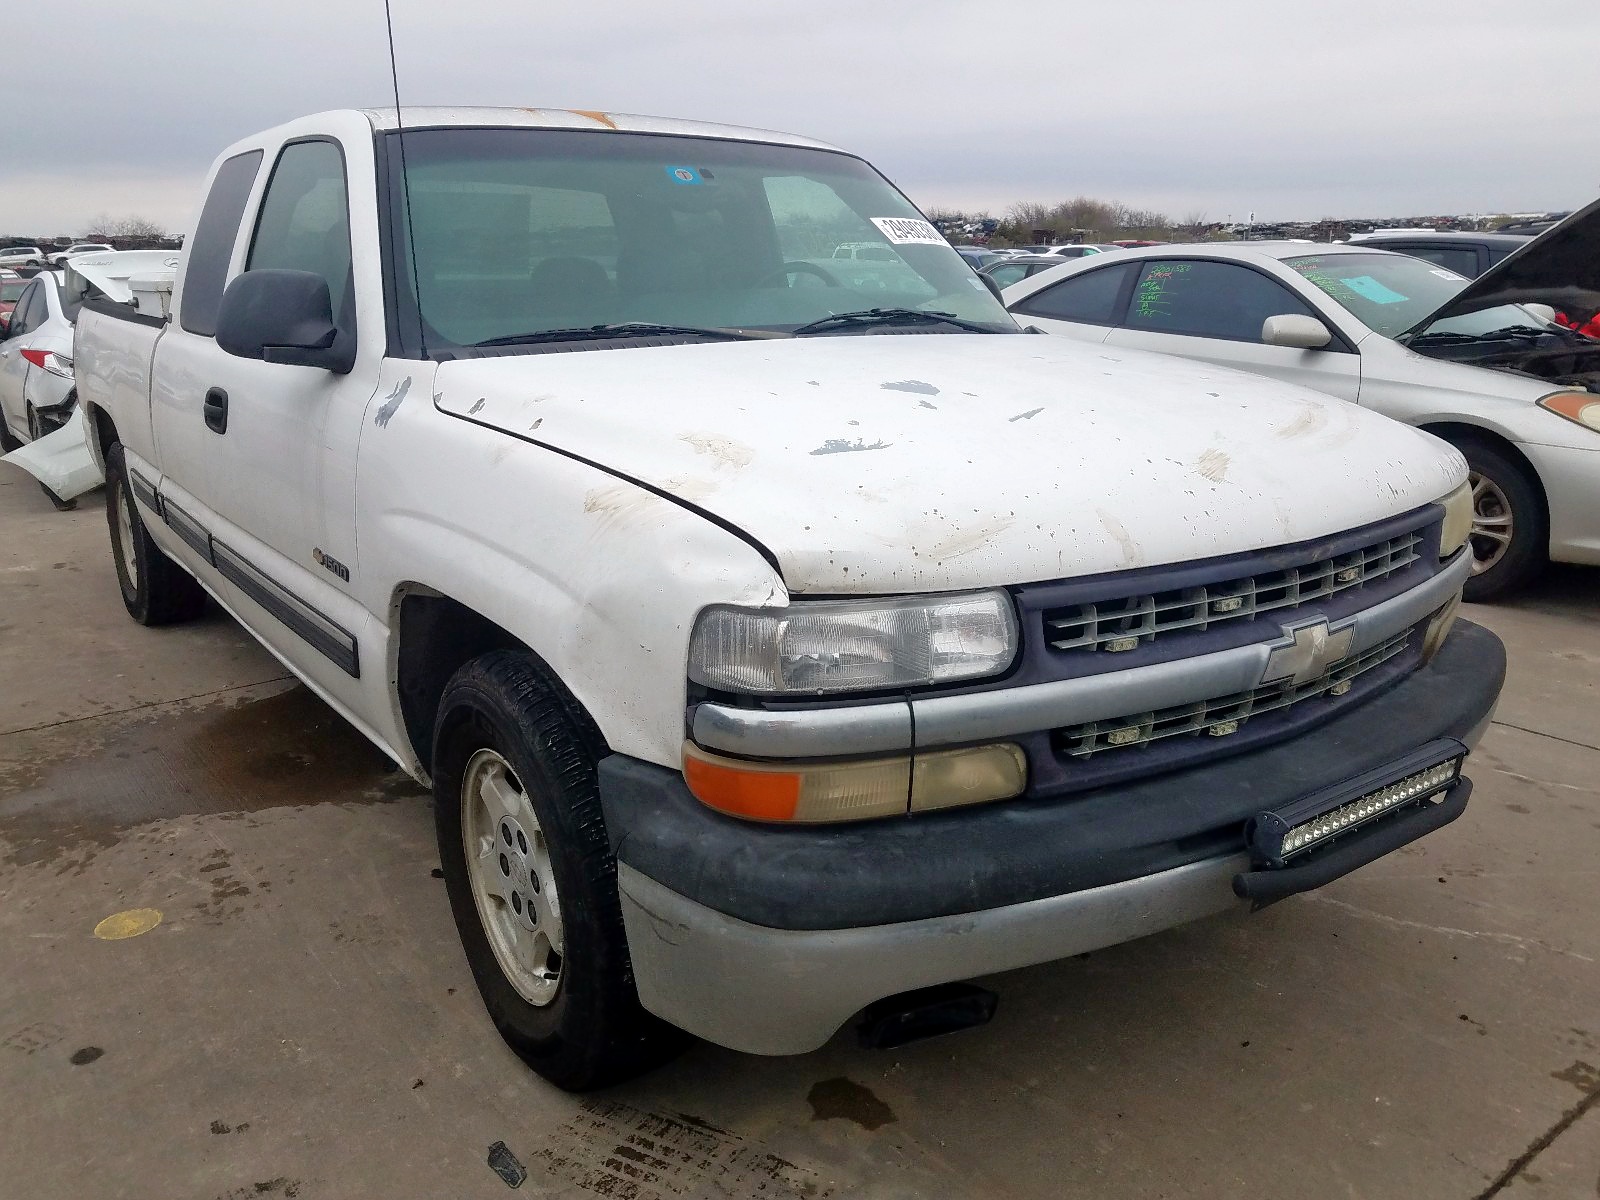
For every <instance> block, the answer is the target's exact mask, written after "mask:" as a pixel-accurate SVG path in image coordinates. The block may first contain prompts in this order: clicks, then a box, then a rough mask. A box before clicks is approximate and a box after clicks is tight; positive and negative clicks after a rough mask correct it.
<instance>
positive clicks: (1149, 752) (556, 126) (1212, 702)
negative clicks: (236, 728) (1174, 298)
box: [75, 109, 1504, 1088]
mask: <svg viewBox="0 0 1600 1200" xmlns="http://www.w3.org/2000/svg"><path fill="white" fill-rule="evenodd" d="M406 120H407V124H406V126H405V128H404V129H403V130H402V128H401V127H400V125H399V123H398V121H397V119H396V116H395V114H394V113H393V112H392V111H363V112H337V113H326V114H322V115H319V116H314V117H308V118H305V119H303V120H300V121H296V122H294V123H292V124H289V125H286V126H283V127H281V128H278V129H274V130H271V131H268V132H266V133H263V134H260V135H257V136H255V137H252V138H248V139H246V140H244V141H242V142H239V143H237V144H236V145H234V146H233V147H230V148H229V149H228V150H227V151H225V152H224V153H223V155H222V156H221V157H220V158H219V159H218V160H217V163H216V165H215V166H214V167H213V169H212V172H211V175H210V178H209V181H208V185H207V187H208V191H207V198H206V200H205V203H204V206H203V208H202V209H201V212H200V216H199V218H198V220H197V223H196V226H195V228H194V229H193V231H192V232H191V234H190V236H189V238H188V239H187V241H186V243H185V246H186V249H185V253H184V257H183V261H182V263H181V265H180V267H179V270H178V275H177V279H176V281H175V285H174V287H173V292H172V297H171V316H170V317H167V316H162V315H158V314H153V313H148V312H146V313H141V312H140V311H137V310H135V309H133V308H130V307H129V306H127V305H123V304H117V303H114V302H112V301H109V300H92V301H89V302H87V303H86V304H85V305H84V309H83V311H82V312H81V313H80V316H79V321H78V326H77V335H76V345H75V371H76V378H77V387H78V392H79V396H80V400H81V403H82V405H83V409H84V413H85V417H86V420H87V422H88V424H89V428H90V430H91V434H92V437H91V440H92V443H93V448H94V452H95V453H96V455H97V456H98V457H99V459H100V460H101V461H102V462H103V465H104V467H105V471H106V476H107V481H108V487H107V514H108V520H109V526H110V532H111V544H112V549H113V553H114V555H115V558H116V563H117V567H118V577H119V581H120V585H121V588H122V594H123V599H124V601H125V602H126V605H127V608H128V611H129V612H130V614H131V615H132V616H133V617H134V618H135V619H136V620H139V621H142V622H144V623H147V624H159V623H164V622H171V621H177V620H181V619H183V618H185V617H187V616H190V615H192V614H194V613H195V612H196V611H197V610H198V609H199V608H200V607H201V605H202V604H203V603H204V597H205V594H206V593H209V594H210V595H211V596H213V597H215V599H216V601H217V602H218V603H220V604H221V605H222V606H223V607H225V608H226V609H227V610H228V611H229V612H230V613H232V614H233V615H234V616H235V617H236V618H237V619H238V620H239V621H240V622H241V623H242V624H244V625H245V626H246V627H247V628H248V629H250V630H251V631H252V633H254V634H255V636H257V637H258V638H260V639H261V641H262V642H263V643H264V644H265V645H266V646H267V647H268V648H269V649H271V651H272V652H273V653H274V654H276V655H277V656H278V657H279V658H281V659H282V660H283V662H284V663H285V664H286V665H287V666H288V667H289V668H290V669H291V670H293V671H294V672H295V673H296V674H297V675H298V676H299V677H300V678H301V679H303V680H304V681H305V682H306V683H307V685H308V686H310V687H311V688H313V689H314V690H315V691H316V692H317V693H318V694H319V695H321V696H322V697H323V698H324V699H326V700H327V701H328V703H329V704H331V705H333V706H334V707H335V708H336V709H338V711H340V712H341V713H342V714H344V715H345V716H346V717H347V718H348V719H349V720H350V721H351V722H352V723H353V724H355V725H356V726H357V727H358V728H360V729H361V730H362V732H363V733H365V734H366V735H367V737H369V738H370V739H371V740H372V741H373V742H374V743H376V745H377V746H379V747H380V748H381V749H382V750H383V751H384V752H385V753H386V754H388V755H390V756H391V757H392V758H393V759H394V760H395V761H396V762H398V763H400V764H401V765H402V766H403V767H404V769H405V770H407V771H408V772H410V773H411V774H412V775H414V776H415V777H416V778H417V779H418V780H421V781H423V782H425V783H430V784H431V786H432V788H433V790H434V795H435V800H436V813H437V822H438V833H439V844H440V854H441V858H442V863H443V867H444V872H445V879H446V884H447V888H448V892H449V895H450V901H451V905H452V908H453V910H454V914H455V918H456V922H457V925H458V927H459V929H460V932H461V937H462V941H463V945H464V946H465V949H466V952H467V956H468V959H469V961H470V963H471V965H472V969H473V972H474V975H475V977H476V980H477V983H478V986H479V989H480V991H481V993H482V996H483V999H484V1002H485V1004H486V1006H487V1008H488V1010H489V1012H490V1013H491V1015H492V1016H493V1018H494V1020H495V1023H496V1025H497V1027H498V1028H499V1029H500V1031H501V1033H502V1034H503V1035H504V1036H505V1038H506V1039H507V1040H508V1042H510V1043H511V1045H512V1046H514V1047H515V1048H516V1049H517V1050H518V1052H519V1053H521V1054H522V1055H523V1056H524V1058H526V1059H527V1061H528V1062H529V1063H530V1064H531V1065H532V1066H533V1067H534V1068H535V1069H536V1070H537V1071H539V1072H540V1073H541V1074H543V1075H545V1076H546V1077H547V1078H549V1079H551V1080H552V1081H554V1082H555V1083H557V1084H559V1085H561V1086H563V1087H568V1088H584V1087H591V1086H596V1085H599V1084H602V1083H605V1082H607V1081H610V1080H614V1079H617V1078H621V1077H623V1076H626V1075H627V1074H630V1073H632V1072H636V1071H638V1070H641V1069H644V1068H645V1067H647V1066H649V1065H651V1064H652V1063H654V1062H657V1061H659V1060H661V1059H662V1058H663V1057H664V1056H665V1054H666V1053H667V1052H668V1051H669V1050H670V1049H671V1047H672V1046H673V1045H674V1044H676V1040H677V1039H676V1035H675V1033H674V1030H673V1027H677V1028H678V1029H681V1030H687V1031H689V1032H691V1033H693V1034H696V1035H698V1036H701V1037H704V1038H708V1039H710V1040H712V1041H716V1042H719V1043H721V1044H723V1045H726V1046H731V1047H734V1048H737V1049H740V1050H745V1051H750V1052H754V1053H762V1054H786V1053H799V1052H804V1051H808V1050H811V1049H814V1048H816V1047H817V1046H820V1045H821V1044H822V1043H823V1042H825V1041H826V1040H827V1039H828V1038H829V1037H830V1036H831V1035H832V1034H833V1033H834V1032H835V1031H836V1030H837V1029H839V1028H840V1026H841V1025H842V1024H844V1023H845V1022H846V1021H848V1020H849V1019H850V1018H851V1017H852V1015H853V1014H855V1013H856V1012H857V1011H858V1010H860V1009H862V1008H863V1007H864V1006H867V1005H869V1004H871V1003H872V1002H874V1001H878V1000H882V999H885V998H888V997H893V996H898V995H900V994H902V993H906V992H908V991H911V990H913V989H921V988H925V987H929V986H931V985H938V984H945V983H950V982H954V981H960V980H965V979H970V978H973V977H976V976H980V975H983V974H986V973H990V972H994V971H999V970H1005V969H1009V968H1013V967H1018V966H1023V965H1026V964H1030V963H1037V962H1042V961H1046V960H1049V959H1052V958H1058V957H1061V956H1065V955H1071V954H1076V953H1081V952H1083V951H1086V950H1090V949H1094V948H1096V947H1100V946H1105V945H1109V944H1112V943H1115V942H1119V941H1123V940H1127V939H1129V938H1134V937H1138V936H1141V935H1143V934H1146V933H1151V932H1154V931H1156V930H1159V929H1162V928H1165V927H1168V926H1171V925H1173V924H1176V923H1179V922H1182V921H1186V920H1190V919H1193V918H1196V917H1200V916H1203V915H1206V914H1209V913H1214V912H1218V911H1221V910H1224V909H1228V908H1232V907H1235V906H1247V905H1250V904H1256V905H1260V904H1264V903H1270V902H1272V901H1274V900H1276V899H1279V898H1282V897H1284V896H1287V895H1290V894H1293V893H1295V892H1298V891H1303V890H1305V889H1307V888H1310V887H1315V886H1317V885H1319V884H1321V883H1324V882H1327V881H1328V880H1329V879H1332V878H1335V877H1337V876H1338V875H1341V874H1343V873H1345V872H1347V871H1350V870H1352V869H1355V868H1356V867H1359V866H1360V865H1362V864H1364V863H1366V862H1369V861H1371V860H1372V859H1374V858H1376V857H1378V856H1380V855H1381V854H1384V853H1387V852H1388V851H1390V850H1393V849H1395V848H1396V847H1398V846H1400V845H1403V844H1405V843H1406V842H1409V841H1411V840H1414V839H1415V838H1418V837H1421V836H1423V835H1424V834H1426V833H1428V832H1430V831H1431V830H1434V829H1436V828H1438V827H1440V826H1441V825H1443V824H1445V823H1446V822H1448V821H1450V820H1452V819H1454V818H1455V817H1456V816H1457V815H1459V813H1460V812H1461V811H1462V809H1463V807H1464V806H1465V804H1466V800H1467V795H1468V793H1469V791H1470V786H1471V785H1470V783H1469V782H1468V781H1467V779H1466V778H1465V777H1464V776H1463V775H1462V773H1461V771H1462V764H1463V762H1464V760H1465V758H1466V756H1467V754H1468V751H1469V750H1470V749H1471V747H1472V746H1473V745H1474V744H1475V742H1476V740H1477V738H1478V737H1479V735H1480V734H1481V732H1482V730H1483V728H1484V727H1485V725H1486V724H1487V721H1488V718H1489V714H1490V712H1491V710H1492V709H1493V706H1494V703H1495V700H1496V697H1497V695H1498V693H1499V689H1500V686H1501V681H1502V675H1503V670H1504V657H1503V653H1502V650H1501V647H1500V645H1499V642H1498V641H1497V640H1496V639H1495V638H1494V637H1493V636H1492V635H1491V634H1489V633H1487V632H1485V631H1484V630H1482V629H1479V628H1477V627H1475V626H1472V625H1470V624H1467V623H1466V622H1463V621H1457V620H1456V610H1457V605H1458V602H1459V598H1460V593H1461V587H1462V584H1463V581H1464V579H1465V577H1466V574H1467V572H1468V571H1469V569H1470V554H1468V553H1466V552H1464V551H1463V549H1462V547H1463V544H1464V542H1465V539H1466V537H1467V530H1468V528H1469V527H1470V520H1471V505H1470V497H1469V495H1468V493H1467V491H1466V489H1465V487H1464V482H1465V479H1466V470H1465V466H1464V464H1463V462H1462V460H1461V458H1460V456H1459V455H1458V454H1457V453H1456V452H1455V451H1454V450H1452V449H1451V448H1450V447H1449V446H1447V445H1445V444H1444V443H1443V442H1440V441H1438V440H1436V439H1434V438H1432V437H1430V436H1428V435H1426V434H1423V433H1420V432H1417V431H1415V430H1411V429H1408V428H1405V427H1403V426H1401V425H1398V424H1396V423H1393V422H1390V421H1388V420H1385V419H1383V418H1381V417H1377V416H1374V415H1371V414H1368V413H1365V412H1362V411H1361V410H1359V409H1358V408H1355V407H1354V406H1350V405H1345V404H1341V403H1339V402H1337V401H1333V400H1329V399H1326V398H1320V397H1317V396H1315V395H1313V394H1311V393H1308V392H1302V391H1299V390H1297V389H1294V388H1292V387H1288V386H1285V385H1283V384H1280V383H1276V382H1272V381H1269V380H1265V379H1261V378H1256V377H1251V376H1245V375H1241V374H1235V373H1232V372H1229V371H1225V370H1221V369H1214V368H1209V367H1203V366H1197V365H1195V364H1191V363H1185V362H1182V361H1179V360H1174V359H1163V358H1158V357H1155V356H1145V355H1140V354H1134V353H1128V354H1120V355H1108V354H1105V353H1103V352H1101V351H1100V350H1099V349H1098V348H1093V347H1084V346H1079V345H1076V344H1073V343H1069V342H1066V341H1064V340H1061V339H1054V338H1046V337H1031V336H1026V335H1025V334H1023V333H1022V331H1021V330H1019V329H1018V328H1017V326H1016V325H1015V324H1014V323H1013V322H1012V321H1011V319H1010V317H1009V316H1008V315H1007V314H1006V313H1005V311H1004V310H1003V309H1002V307H1001V306H1000V305H999V304H998V303H997V302H996V301H995V299H994V298H993V297H992V295H991V294H990V292H989V290H988V289H987V288H986V287H985V286H984V285H983V283H982V281H980V280H978V279H977V278H976V277H975V276H974V275H973V274H972V272H971V271H970V269H969V268H967V267H966V265H965V264H964V263H963V262H962V261H961V259H960V258H959V257H958V256H957V255H956V254H955V252H954V251H953V250H952V249H951V248H950V247H949V246H948V245H947V244H946V243H945V241H944V239H943V238H941V237H940V236H939V235H938V234H937V233H936V232H935V231H934V230H933V229H932V227H931V226H929V225H928V224H927V223H926V222H925V221H923V220H922V218H921V215H920V214H919V213H917V211H916V210H915V208H914V207H913V206H912V205H911V204H910V202H909V201H907V200H906V199H905V198H904V197H903V196H902V195H901V194H900V193H899V192H898V191H896V190H895V189H894V188H893V186H892V185H891V184H889V183H888V181H887V180H885V179H884V178H883V177H882V176H881V175H879V174H878V173H877V172H876V171H874V170H873V169H872V168H871V167H870V166H869V165H868V164H866V163H865V162H863V161H862V160H860V159H859V158H856V157H853V156H851V155H849V154H846V153H844V152H843V151H839V150H836V149H834V148H832V147H828V146H824V145H822V144H820V143H816V142H811V141H807V140H805V139H802V138H796V137H790V136H788V135H783V134H776V133H767V132H760V131H751V130H740V129H731V128H725V127H719V126H708V125H697V124H689V123H683V122H673V121H664V120H659V119H655V118H642V117H625V116H620V115H615V114H606V113H572V112H564V111H557V110H539V111H529V110H489V109H439V110H425V109H414V110H409V109H408V110H407V111H406ZM819 239H831V240H832V241H834V242H836V243H838V244H857V245H859V244H868V243H871V244H877V245H881V246H882V247H884V248H885V249H886V250H887V251H888V252H889V253H890V254H891V255H892V256H893V258H894V259H895V260H896V261H895V262H894V263H891V264H889V265H890V266H891V267H892V268H893V269H892V270H887V271H885V272H883V274H882V276H881V281H880V282H875V284H874V287H873V289H872V290H871V292H870V295H866V294H863V293H861V292H860V291H858V290H856V289H854V288H853V287H852V286H851V282H850V280H848V279H841V278H838V277H837V276H836V275H834V274H833V273H832V272H831V271H830V269H829V264H828V263H827V262H826V261H818V260H815V259H810V260H808V259H807V258H806V251H807V249H808V248H814V247H815V246H816V245H817V244H818V241H819Z"/></svg>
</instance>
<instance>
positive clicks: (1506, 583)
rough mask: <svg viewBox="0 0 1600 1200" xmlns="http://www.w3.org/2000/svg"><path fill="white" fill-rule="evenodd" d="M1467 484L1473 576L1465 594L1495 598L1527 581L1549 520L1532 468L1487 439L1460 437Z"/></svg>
mask: <svg viewBox="0 0 1600 1200" xmlns="http://www.w3.org/2000/svg"><path fill="white" fill-rule="evenodd" d="M1456 448H1457V449H1458V450H1460V451H1461V453H1462V454H1463V455H1465V456H1466V459H1467V471H1468V481H1469V482H1470V484H1471V487H1472V533H1471V535H1470V536H1469V537H1468V539H1467V544H1468V545H1469V546H1470V547H1471V548H1472V575H1471V576H1470V577H1469V578H1468V580H1467V585H1466V590H1465V596H1466V599H1468V600H1472V601H1478V602H1483V601H1490V600H1498V599H1500V598H1501V597H1503V596H1506V595H1508V594H1509V593H1511V592H1514V591H1516V590H1517V589H1518V588H1520V587H1523V586H1524V585H1526V584H1527V583H1529V582H1530V581H1532V580H1533V579H1534V578H1535V577H1536V576H1537V575H1538V574H1539V572H1540V571H1542V570H1543V569H1544V566H1545V563H1546V562H1547V561H1548V554H1549V541H1550V522H1549V518H1548V517H1546V516H1545V511H1544V500H1543V497H1542V495H1541V494H1540V491H1539V485H1538V483H1537V481H1536V480H1535V479H1534V478H1533V476H1532V473H1531V472H1530V471H1529V470H1528V468H1527V467H1525V466H1524V465H1523V464H1521V463H1520V462H1518V461H1516V460H1515V459H1513V458H1512V457H1511V456H1510V455H1508V454H1507V453H1505V451H1503V450H1502V449H1500V448H1499V447H1497V446H1495V445H1493V444H1492V443H1489V442H1485V441H1480V440H1478V439H1476V438H1463V439H1461V440H1460V441H1459V442H1457V443H1456Z"/></svg>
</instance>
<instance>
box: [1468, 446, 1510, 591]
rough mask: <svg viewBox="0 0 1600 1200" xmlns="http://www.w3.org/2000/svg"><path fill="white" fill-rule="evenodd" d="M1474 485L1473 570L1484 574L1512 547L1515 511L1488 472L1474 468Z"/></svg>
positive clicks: (1471, 478)
mask: <svg viewBox="0 0 1600 1200" xmlns="http://www.w3.org/2000/svg"><path fill="white" fill-rule="evenodd" d="M1468 481H1469V482H1470V483H1471V485H1472V534H1471V536H1470V538H1469V539H1468V540H1469V541H1470V542H1471V544H1472V573H1473V574H1474V575H1482V574H1483V573H1484V572H1485V571H1487V570H1489V569H1491V568H1492V567H1494V566H1495V565H1496V564H1498V563H1499V562H1500V560H1501V559H1502V558H1504V557H1505V555H1506V551H1507V550H1508V549H1510V547H1511V537H1512V533H1513V531H1514V520H1515V518H1514V514H1513V513H1512V511H1511V501H1510V499H1509V498H1508V497H1507V496H1506V494H1505V492H1504V491H1503V490H1501V488H1500V486H1499V485H1498V484H1496V483H1495V481H1494V480H1492V479H1490V478H1489V477H1488V476H1487V475H1481V474H1479V473H1478V472H1476V471H1474V472H1473V473H1472V474H1471V475H1469V476H1468Z"/></svg>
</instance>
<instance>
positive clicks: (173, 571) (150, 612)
mask: <svg viewBox="0 0 1600 1200" xmlns="http://www.w3.org/2000/svg"><path fill="white" fill-rule="evenodd" d="M106 521H107V524H108V525H109V526H110V530H111V556H112V558H113V559H114V560H115V561H116V564H117V586H118V587H119V588H120V589H121V591H122V604H123V607H124V608H126V609H127V610H128V615H129V616H130V617H132V618H133V619H134V620H135V621H137V622H139V624H141V625H174V624H177V623H178V622H179V621H188V620H191V619H193V618H194V617H197V616H199V615H200V613H201V612H203V611H204V609H205V606H206V593H205V589H204V588H202V587H201V586H200V584H199V583H198V582H196V581H195V578H194V576H193V575H190V574H189V573H188V572H187V571H185V570H184V569H183V568H182V567H180V566H179V565H178V564H177V563H175V562H173V561H172V560H171V559H170V558H168V557H167V556H166V554H165V553H164V552H163V551H162V549H161V547H159V546H157V545H156V544H155V542H153V541H152V540H151V539H150V533H149V531H148V530H146V529H145V527H144V518H143V517H142V516H141V515H140V514H139V507H138V505H137V504H136V503H135V502H134V499H133V486H132V484H131V483H129V481H128V464H127V462H126V460H125V456H124V454H123V450H122V444H121V443H120V442H118V443H116V444H114V445H113V446H112V447H111V449H110V450H109V451H108V452H107V454H106Z"/></svg>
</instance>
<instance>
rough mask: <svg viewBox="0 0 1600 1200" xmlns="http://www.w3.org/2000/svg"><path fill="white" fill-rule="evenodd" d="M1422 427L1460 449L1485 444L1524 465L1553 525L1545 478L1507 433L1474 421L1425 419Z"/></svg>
mask: <svg viewBox="0 0 1600 1200" xmlns="http://www.w3.org/2000/svg"><path fill="white" fill-rule="evenodd" d="M1418 428H1419V429H1421V430H1423V431H1424V432H1426V433H1431V434H1433V435H1434V436H1435V437H1441V438H1443V439H1444V440H1445V441H1447V442H1449V443H1450V444H1451V445H1452V446H1457V447H1458V448H1459V444H1460V442H1461V441H1463V440H1465V441H1473V442H1478V443H1481V444H1483V445H1486V446H1489V447H1491V448H1493V449H1494V450H1495V451H1496V452H1498V453H1500V454H1503V455H1505V456H1506V457H1507V458H1509V459H1510V460H1511V461H1512V462H1514V463H1516V464H1517V465H1518V466H1520V467H1521V468H1522V469H1523V471H1524V472H1526V473H1527V476H1528V480H1529V482H1531V483H1532V484H1533V490H1534V492H1535V493H1536V494H1537V495H1538V497H1539V507H1540V509H1541V510H1542V512H1543V516H1544V521H1545V527H1546V528H1547V529H1548V528H1549V524H1550V497H1549V496H1548V495H1547V494H1546V492H1545V486H1544V480H1543V479H1541V478H1540V477H1539V469H1538V468H1537V467H1535V466H1534V465H1533V463H1532V461H1531V460H1530V459H1529V458H1528V456H1527V455H1526V454H1524V453H1523V452H1522V450H1521V448H1520V447H1519V446H1518V445H1517V444H1516V443H1515V442H1513V441H1512V440H1511V439H1510V438H1508V437H1506V436H1505V434H1503V433H1500V432H1498V431H1497V430H1494V429H1490V428H1488V427H1486V426H1483V425H1474V424H1472V423H1471V422H1470V421H1425V422H1423V423H1422V424H1420V425H1419V426H1418Z"/></svg>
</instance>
